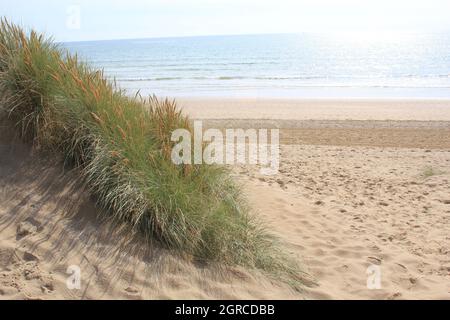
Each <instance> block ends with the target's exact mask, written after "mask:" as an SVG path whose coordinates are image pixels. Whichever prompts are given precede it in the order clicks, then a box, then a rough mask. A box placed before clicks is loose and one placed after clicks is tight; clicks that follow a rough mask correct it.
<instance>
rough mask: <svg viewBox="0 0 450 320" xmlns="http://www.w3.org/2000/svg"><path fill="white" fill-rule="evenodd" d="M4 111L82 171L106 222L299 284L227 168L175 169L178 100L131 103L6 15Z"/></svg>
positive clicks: (185, 124)
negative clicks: (173, 151)
mask: <svg viewBox="0 0 450 320" xmlns="http://www.w3.org/2000/svg"><path fill="white" fill-rule="evenodd" d="M0 107H1V108H2V109H4V111H6V112H7V113H8V115H9V117H10V118H11V119H13V120H14V122H15V123H16V126H17V128H18V129H19V130H20V133H21V135H22V137H23V138H24V139H26V140H28V141H31V142H32V143H33V144H34V145H35V146H37V147H39V148H42V149H44V150H47V151H50V152H54V153H58V154H62V155H63V156H64V159H65V163H66V165H71V166H75V167H78V168H79V171H80V173H81V176H82V179H83V180H84V181H85V183H86V185H87V186H88V187H89V190H90V192H91V193H92V195H93V196H95V198H96V199H97V205H98V206H99V207H101V208H102V209H104V211H105V212H108V213H110V214H111V215H110V217H111V218H112V219H116V220H117V221H121V222H126V223H128V224H130V225H131V226H133V227H134V228H135V229H137V230H139V231H141V232H142V233H143V234H144V235H145V236H148V238H149V239H154V240H156V241H158V242H159V243H160V244H161V245H163V246H165V247H167V248H170V249H173V250H177V251H179V252H182V253H184V254H188V255H191V256H192V257H195V258H196V259H202V260H205V261H216V262H219V263H221V264H226V265H240V266H244V267H249V268H256V269H260V270H262V271H264V272H266V273H269V274H271V275H275V276H276V277H277V278H279V279H282V280H283V281H285V282H289V283H297V284H299V283H300V280H301V279H300V273H299V269H298V267H297V266H296V264H295V263H294V262H292V261H291V260H290V259H288V258H287V257H286V255H285V254H284V253H283V252H282V251H281V250H280V249H279V246H278V245H277V244H276V240H275V239H274V238H272V237H271V236H270V235H269V233H267V232H266V230H265V229H264V227H263V226H262V225H261V224H260V223H258V222H257V221H256V220H255V218H254V217H253V216H252V215H251V214H249V208H248V207H247V205H246V203H245V201H244V199H242V197H241V192H240V190H239V188H238V187H237V186H236V184H235V183H234V182H233V181H232V179H231V178H230V174H229V172H227V170H226V169H225V168H223V167H219V166H211V165H201V166H196V165H180V166H177V165H174V164H173V163H172V161H171V158H170V153H171V149H172V147H173V143H172V142H171V141H170V138H171V133H172V131H173V130H175V129H178V128H185V129H188V130H191V131H192V129H191V127H190V124H189V121H188V119H187V118H186V117H185V116H183V115H182V114H181V112H180V111H179V110H178V109H177V107H176V103H175V102H174V101H171V100H167V99H166V100H158V99H157V98H156V97H151V98H150V99H149V100H145V99H143V98H141V97H140V95H136V96H135V97H129V96H127V95H125V93H124V92H123V91H122V90H120V89H119V88H117V87H116V85H115V83H114V82H110V81H107V80H106V79H105V77H104V75H103V72H102V71H96V70H92V69H91V68H90V67H89V66H88V65H87V64H85V63H83V62H81V61H79V60H78V58H77V56H76V55H70V54H68V53H67V52H66V51H64V50H63V49H62V48H60V47H59V46H58V45H56V44H54V43H53V42H52V41H51V39H47V38H45V37H44V36H43V35H40V34H38V33H36V32H34V31H30V32H24V31H23V30H22V29H21V28H20V27H18V26H16V25H13V24H11V23H9V22H8V21H7V20H5V19H2V20H1V23H0Z"/></svg>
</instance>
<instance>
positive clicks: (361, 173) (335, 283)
mask: <svg viewBox="0 0 450 320" xmlns="http://www.w3.org/2000/svg"><path fill="white" fill-rule="evenodd" d="M186 101H188V103H189V105H187V104H186V103H187V102H186ZM206 101H208V102H206ZM258 103H259V104H260V107H252V106H251V105H250V104H249V101H248V100H247V101H237V100H227V101H212V100H201V101H200V102H198V104H197V105H198V106H199V107H198V108H197V107H194V105H195V101H193V100H184V101H182V103H181V104H182V106H184V109H185V111H186V112H187V113H189V114H190V115H191V116H193V117H194V118H198V119H209V120H208V121H207V123H208V126H213V127H215V126H217V127H228V126H229V125H232V126H234V127H269V128H270V127H280V128H281V140H282V143H283V144H284V145H283V146H282V148H281V167H280V172H279V174H277V175H275V176H269V177H267V176H261V175H260V174H259V172H258V170H257V168H255V167H251V166H239V167H236V168H235V175H236V179H238V180H239V181H241V182H242V183H243V185H244V186H245V189H244V190H245V192H246V194H247V196H248V198H249V200H250V203H251V204H252V207H253V208H254V210H255V213H257V214H258V215H260V216H261V218H262V219H263V220H265V221H266V223H267V226H268V228H269V229H270V230H272V232H273V233H274V234H276V235H278V236H279V237H280V239H281V240H282V243H283V245H284V246H285V247H286V248H287V250H289V251H290V252H292V253H293V254H294V255H296V256H297V257H298V260H299V261H301V263H302V264H303V265H304V267H305V269H306V270H308V272H309V273H310V274H311V275H312V276H313V277H314V278H315V280H316V282H317V283H318V285H317V286H311V287H307V286H305V288H304V290H303V291H302V292H295V291H293V290H292V289H291V288H289V287H288V286H286V285H282V284H277V283H274V282H273V281H270V280H269V279H267V278H266V277H264V276H262V275H259V274H255V273H253V272H249V271H246V270H243V269H241V268H230V269H228V270H221V271H220V272H219V269H218V268H217V267H214V266H204V265H199V264H197V263H195V262H189V261H185V260H183V259H181V258H179V257H176V256H174V255H173V254H171V253H169V252H166V251H163V250H158V249H156V248H155V247H154V246H143V245H142V243H141V242H140V241H139V239H136V238H137V237H124V236H123V234H125V233H127V230H126V229H123V228H122V229H120V228H117V227H116V228H114V227H112V226H109V225H108V224H107V223H105V222H104V221H102V220H101V219H100V218H99V217H98V214H99V211H98V210H97V209H96V208H95V206H94V204H93V202H92V200H90V199H89V197H88V196H87V195H86V193H84V192H83V191H82V188H81V187H80V186H79V184H78V183H77V182H76V179H75V177H76V173H75V172H69V173H63V172H62V169H61V166H60V165H59V164H58V163H57V162H56V161H55V162H54V163H53V164H50V165H49V163H48V161H42V156H37V155H35V154H33V152H32V151H31V150H30V148H29V147H28V146H26V145H23V144H21V143H19V142H14V143H13V142H12V141H13V139H11V137H10V136H8V134H5V133H4V132H3V133H2V134H1V135H0V137H1V139H0V298H4V299H12V298H36V299H58V298H65V299H80V298H84V299H106V298H112V299H122V298H124V299H126V298H131V299H164V298H170V299H178V298H180V299H181V298H189V299H207V298H209V299H222V298H224V299H367V298H368V299H412V298H419V299H431V298H437V299H450V232H449V230H450V187H449V181H450V144H449V141H450V103H448V102H443V101H436V100H433V101H429V102H426V101H413V102H411V101H409V102H408V101H388V102H387V101H362V102H361V101H360V102H359V103H364V104H362V105H360V106H358V104H357V102H355V101H350V102H349V101H334V102H333V101H326V102H322V103H319V102H318V101H314V102H311V101H309V102H308V101H306V102H305V101H297V102H295V101H291V100H289V103H287V104H286V105H283V104H280V103H279V101H278V102H277V101H275V100H268V101H259V102H258ZM296 103H297V107H298V108H299V109H298V110H297V109H296V107H295V106H296ZM309 103H312V104H311V107H310V108H308V107H307V106H308V104H309ZM333 103H334V104H333ZM387 103H388V104H387ZM225 105H227V106H228V107H227V108H226V109H225V108H224V106H225ZM232 105H236V107H232ZM252 108H253V109H252ZM270 110H272V111H273V113H272V114H271V112H270ZM233 119H240V120H233ZM346 119H352V120H346ZM279 120H282V121H279ZM112 239H113V240H112ZM70 265H78V266H80V267H81V289H80V290H69V289H68V288H67V287H66V279H67V277H68V274H67V273H66V271H67V267H68V266H70ZM370 265H377V266H379V268H380V270H381V289H378V290H370V289H368V288H367V286H366V283H367V277H368V276H367V274H366V271H367V268H368V267H369V266H370Z"/></svg>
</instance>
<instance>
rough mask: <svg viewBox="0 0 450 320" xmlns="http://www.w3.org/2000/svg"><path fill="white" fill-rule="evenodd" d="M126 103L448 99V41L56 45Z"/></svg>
mask: <svg viewBox="0 0 450 320" xmlns="http://www.w3.org/2000/svg"><path fill="white" fill-rule="evenodd" d="M61 45H62V46H63V47H65V48H67V49H68V50H69V51H70V52H71V53H77V54H78V55H79V56H80V57H81V58H83V59H84V60H86V61H88V63H90V64H91V65H92V66H93V67H94V68H100V69H103V70H104V72H105V74H106V76H107V77H108V78H110V79H112V80H113V79H115V81H116V82H117V84H118V86H119V87H120V88H122V89H124V90H126V91H127V92H128V93H129V94H130V95H132V94H135V93H136V92H140V94H141V95H150V94H155V95H157V96H159V97H220V98H225V97H235V98H444V99H446V98H450V34H376V33H375V34H356V35H355V34H332V33H330V34H314V33H300V34H270V35H233V36H199V37H181V38H151V39H130V40H107V41H90V42H67V43H61Z"/></svg>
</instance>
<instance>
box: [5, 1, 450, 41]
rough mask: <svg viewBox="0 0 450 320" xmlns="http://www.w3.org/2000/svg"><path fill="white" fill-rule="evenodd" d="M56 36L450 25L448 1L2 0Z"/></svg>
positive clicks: (10, 14) (28, 23)
mask: <svg viewBox="0 0 450 320" xmlns="http://www.w3.org/2000/svg"><path fill="white" fill-rule="evenodd" d="M0 16H6V17H7V18H8V19H10V20H11V21H13V22H15V23H19V24H21V25H22V26H24V27H32V28H34V29H36V30H38V31H41V32H45V33H46V34H48V35H51V36H53V38H54V39H56V40H57V41H87V40H106V39H132V38H150V37H182V36H199V35H225V34H227V35H229V34H265V33H300V32H320V33H323V32H363V33H364V32H367V33H371V34H373V33H374V32H384V33H386V32H387V33H389V32H413V33H414V32H447V31H450V1H449V0H34V1H30V0H2V1H1V2H0Z"/></svg>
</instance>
